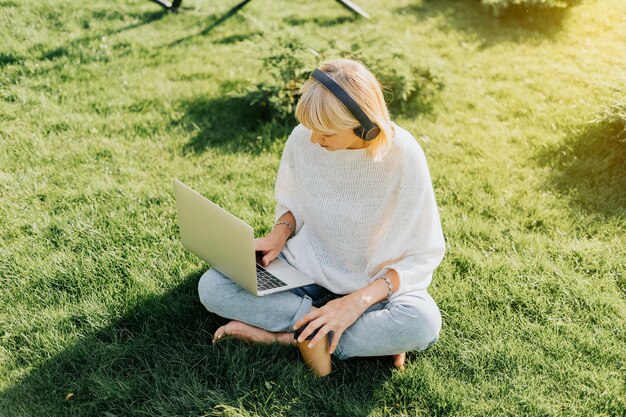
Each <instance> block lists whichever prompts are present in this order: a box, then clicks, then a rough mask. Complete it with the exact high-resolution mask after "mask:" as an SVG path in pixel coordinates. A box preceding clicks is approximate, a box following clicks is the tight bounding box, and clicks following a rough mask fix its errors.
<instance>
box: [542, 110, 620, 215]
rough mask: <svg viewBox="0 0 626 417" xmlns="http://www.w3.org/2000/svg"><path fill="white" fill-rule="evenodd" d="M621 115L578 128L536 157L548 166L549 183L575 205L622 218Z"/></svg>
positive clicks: (578, 207)
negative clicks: (562, 140)
mask: <svg viewBox="0 0 626 417" xmlns="http://www.w3.org/2000/svg"><path fill="white" fill-rule="evenodd" d="M625 123H626V121H625V119H621V118H617V117H614V118H605V119H603V120H601V121H600V122H598V123H593V124H587V125H585V126H583V127H582V128H581V129H578V130H577V131H575V132H574V134H573V135H572V136H571V137H569V138H568V139H566V140H565V141H564V142H562V143H560V144H558V145H557V146H554V147H552V148H549V149H547V150H544V151H543V152H541V153H540V154H539V155H538V157H537V159H538V161H539V162H540V164H542V165H544V166H548V167H550V168H552V171H551V174H550V177H549V186H550V187H551V188H554V189H556V190H557V191H558V192H559V193H561V194H563V195H566V196H569V197H571V199H572V204H574V205H575V207H576V208H577V209H583V210H586V211H590V212H595V213H599V214H601V215H603V216H605V217H607V218H611V217H617V218H623V219H626V127H625Z"/></svg>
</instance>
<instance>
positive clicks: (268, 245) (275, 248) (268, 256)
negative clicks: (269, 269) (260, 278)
mask: <svg viewBox="0 0 626 417" xmlns="http://www.w3.org/2000/svg"><path fill="white" fill-rule="evenodd" d="M283 229H285V230H286V232H285V230H283ZM289 235H290V231H289V229H287V228H286V227H280V228H276V229H274V230H272V231H271V232H270V233H269V234H268V235H267V236H265V237H261V238H257V239H254V250H255V251H257V252H263V260H262V261H261V263H262V264H263V266H266V265H267V264H269V263H270V262H272V261H273V260H274V259H275V258H276V257H277V256H278V255H279V254H280V252H281V251H282V250H283V247H284V246H285V242H287V239H288V238H289Z"/></svg>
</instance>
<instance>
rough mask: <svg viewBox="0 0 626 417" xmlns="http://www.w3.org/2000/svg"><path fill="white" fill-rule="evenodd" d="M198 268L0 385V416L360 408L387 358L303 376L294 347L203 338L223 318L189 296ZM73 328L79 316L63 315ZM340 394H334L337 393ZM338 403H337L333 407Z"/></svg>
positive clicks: (381, 377) (345, 411)
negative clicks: (213, 341)
mask: <svg viewBox="0 0 626 417" xmlns="http://www.w3.org/2000/svg"><path fill="white" fill-rule="evenodd" d="M201 273H202V271H198V272H197V273H193V274H191V275H189V276H187V277H186V278H185V279H184V281H183V282H182V283H181V284H180V285H178V286H177V287H175V288H172V289H171V290H170V291H168V292H167V293H164V294H162V295H153V296H149V297H145V298H144V299H143V300H141V301H139V302H138V303H137V304H136V305H135V306H133V307H131V308H129V310H127V311H128V312H127V313H126V314H124V315H123V316H122V317H121V318H119V319H118V320H116V321H115V322H113V323H112V324H111V325H109V326H108V327H106V328H103V329H102V330H99V331H96V332H94V333H91V334H89V333H87V334H84V335H83V336H81V337H79V338H78V339H77V340H76V342H75V343H74V344H73V345H71V346H69V347H67V348H65V349H64V350H63V351H62V352H60V353H59V354H57V355H56V356H54V357H52V358H50V359H48V360H46V361H45V362H44V363H43V364H42V365H40V366H38V367H36V368H34V369H32V370H31V371H30V372H29V373H27V374H25V375H24V376H22V377H20V378H19V379H17V380H15V381H13V383H12V385H10V386H9V387H7V388H6V389H4V390H3V391H2V392H0V404H2V409H1V410H0V414H2V413H5V414H3V415H7V416H9V415H28V416H48V415H49V416H65V415H72V416H94V415H120V416H121V415H123V416H131V415H214V414H215V415H222V414H223V413H224V412H225V411H228V410H231V411H232V410H233V409H243V410H246V411H247V412H251V413H254V412H256V411H255V410H259V408H261V409H262V410H264V411H265V412H266V413H268V414H283V413H285V414H287V415H366V414H368V413H369V412H370V411H371V408H372V407H373V406H374V402H375V400H374V399H373V398H372V397H373V395H372V394H373V392H375V391H376V390H377V389H378V388H379V387H380V386H381V385H382V384H384V383H385V382H386V380H388V379H389V377H390V375H391V373H392V370H391V361H390V360H389V358H384V359H386V360H382V359H375V358H374V359H363V360H361V359H352V360H348V361H344V362H340V363H337V364H336V367H335V370H334V371H333V373H332V374H331V376H329V377H327V378H324V379H318V378H315V377H313V376H312V375H311V374H310V372H309V371H308V369H306V367H305V366H304V365H303V363H302V362H301V361H300V360H298V355H297V351H296V349H293V348H289V347H285V346H279V345H253V344H248V343H246V342H242V341H237V340H224V341H222V342H220V343H219V344H216V345H212V344H211V334H212V333H213V332H214V331H215V329H216V328H217V327H218V325H220V324H221V323H223V322H224V320H223V319H221V318H219V317H217V316H215V315H213V314H210V313H208V312H207V311H206V310H205V309H204V307H203V306H202V305H201V303H200V302H199V299H198V295H197V282H198V280H199V277H200V276H201ZM70 320H72V322H73V324H75V325H76V326H80V325H81V323H85V322H88V317H71V318H70ZM343 398H345V399H350V401H343V400H342V399H343ZM338 407H343V408H342V409H337V408H338Z"/></svg>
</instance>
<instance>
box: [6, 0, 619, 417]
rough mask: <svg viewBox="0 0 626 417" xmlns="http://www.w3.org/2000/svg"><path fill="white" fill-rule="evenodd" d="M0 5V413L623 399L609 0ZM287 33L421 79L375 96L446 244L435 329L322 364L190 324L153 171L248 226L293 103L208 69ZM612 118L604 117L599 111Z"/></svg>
mask: <svg viewBox="0 0 626 417" xmlns="http://www.w3.org/2000/svg"><path fill="white" fill-rule="evenodd" d="M235 3H236V1H234V0H233V1H232V2H213V1H205V0H185V1H184V2H183V5H184V6H185V10H184V13H181V14H178V15H173V14H167V13H162V12H161V11H160V9H159V7H158V6H157V5H155V4H153V3H150V2H148V1H146V0H120V1H104V0H95V1H90V2H83V1H79V0H67V1H63V2H58V1H54V0H27V1H17V0H14V1H6V0H2V1H0V39H2V41H0V201H1V204H0V416H2V417H5V416H6V417H13V416H66V415H68V416H91V415H93V416H96V415H97V416H131V415H132V416H135V415H137V416H139V415H146V416H148V415H150V416H152V415H168V416H173V415H179V416H205V415H226V416H249V415H264V416H277V415H284V416H292V415H310V416H317V415H329V416H335V415H339V416H365V415H368V416H384V415H400V416H414V415H420V416H428V415H440V416H441V415H455V416H456V415H459V416H486V415H489V416H500V415H530V416H552V415H560V416H591V415H594V416H623V415H624V414H625V413H626V378H625V375H626V298H625V297H626V232H625V231H626V141H625V140H624V137H623V136H621V138H622V140H620V136H619V132H620V130H621V129H623V127H624V119H623V118H622V119H621V121H620V119H619V117H618V118H617V119H616V118H612V116H611V114H610V113H611V110H610V109H611V108H612V107H613V106H614V105H615V104H619V103H626V3H625V2H624V1H623V0H582V1H581V2H580V3H579V4H577V5H575V6H573V7H571V8H570V9H568V10H567V11H564V12H559V13H547V12H544V13H542V14H529V15H526V14H523V15H521V16H520V15H518V14H517V15H506V14H505V15H504V16H501V17H499V18H495V17H494V16H493V15H492V14H491V13H490V12H488V11H486V10H485V9H483V8H482V7H481V6H480V4H479V2H477V1H471V0H466V1H460V0H457V1H454V0H430V1H427V0H421V1H420V0H398V1H391V0H385V1H374V0H359V1H358V4H359V5H361V6H362V7H363V8H364V9H365V10H367V11H368V12H369V13H370V14H371V15H372V17H373V18H372V19H371V20H369V21H366V20H362V19H355V18H353V17H352V16H351V14H350V13H349V12H348V11H347V10H345V9H343V8H341V6H339V5H338V4H337V3H335V2H332V1H330V0H329V1H325V2H322V1H319V2H304V1H302V2H289V1H284V0H280V1H269V0H256V1H253V2H251V3H250V4H249V5H248V6H246V8H244V9H243V10H242V11H241V12H239V13H238V14H236V15H234V16H232V17H231V18H229V19H228V20H226V21H224V22H222V23H220V24H219V25H218V24H213V23H215V22H216V21H217V20H218V19H219V18H220V17H221V16H222V15H223V14H224V13H226V12H227V11H228V10H229V8H230V7H232V6H233V5H234V4H235ZM285 37H292V38H297V39H299V40H300V41H302V42H303V43H304V44H305V45H307V46H309V47H311V48H313V49H323V48H324V47H325V46H326V45H328V44H330V43H340V44H341V43H344V44H345V45H348V46H349V45H350V42H351V39H356V38H359V39H366V40H367V39H370V38H371V39H372V45H373V46H372V47H373V48H374V47H384V45H393V44H401V45H404V46H406V47H408V48H409V50H410V51H412V53H411V54H410V55H409V58H408V59H409V60H410V62H407V64H409V63H412V64H416V65H417V64H423V63H426V65H428V66H429V68H432V70H433V71H435V72H436V73H437V74H438V75H439V76H440V77H441V79H442V80H443V83H444V84H445V86H444V88H443V89H442V90H441V91H440V92H439V93H438V95H437V97H436V100H435V101H434V102H433V104H432V106H430V108H429V109H422V111H420V112H418V111H406V112H398V113H396V114H394V119H395V120H396V121H397V123H398V124H400V125H401V126H403V127H405V128H406V129H408V130H409V131H411V132H412V133H413V134H414V136H415V137H416V138H418V141H419V142H420V145H421V146H422V147H423V148H424V150H425V152H426V155H427V157H428V161H429V166H430V170H431V173H432V176H433V182H434V186H435V189H436V195H437V199H438V203H439V207H440V211H441V216H442V221H443V227H444V233H445V235H446V240H447V245H448V252H447V255H446V258H445V259H444V261H443V263H442V265H441V267H440V268H439V269H438V270H437V272H436V274H435V277H434V281H433V284H432V286H431V293H432V295H433V297H434V298H435V300H437V302H438V303H439V306H440V308H441V310H442V313H443V317H444V325H443V330H442V335H441V339H440V341H439V342H438V343H437V344H436V345H435V346H434V347H432V348H431V349H429V350H428V351H426V352H422V353H415V352H413V353H410V354H409V355H408V363H407V367H406V370H405V371H404V372H398V371H395V370H392V367H391V361H390V359H389V358H369V359H364V358H356V359H351V360H348V361H344V362H336V363H335V371H334V372H333V374H331V376H329V377H327V378H325V379H315V378H314V377H313V376H311V375H310V374H309V372H308V370H307V369H306V368H305V366H304V365H303V364H302V363H301V362H300V361H299V360H298V357H297V354H296V351H295V350H292V349H288V348H285V347H281V346H257V345H249V344H246V343H243V342H239V341H228V340H227V341H225V342H224V343H221V344H219V345H216V346H212V345H211V338H210V336H211V334H212V332H213V331H214V330H215V329H216V328H217V326H218V324H219V323H220V320H219V319H218V318H216V317H215V316H212V315H211V314H209V313H208V312H206V311H205V310H204V308H203V307H202V305H201V304H200V302H199V300H198V297H197V293H196V284H197V281H198V279H199V276H200V275H201V274H202V272H204V270H206V269H207V267H208V266H207V265H206V264H205V263H203V262H202V261H201V260H199V259H198V258H197V257H195V256H194V255H192V254H190V253H188V252H187V251H186V250H184V248H183V247H182V246H181V244H180V242H179V239H178V228H177V225H176V216H175V205H174V200H173V192H172V187H171V181H172V178H174V177H177V178H179V179H181V180H183V181H184V182H186V183H188V184H189V185H191V186H192V187H194V188H195V189H197V190H198V191H200V192H201V193H203V194H204V195H205V196H207V197H208V198H211V199H213V200H214V201H216V202H218V203H219V204H221V205H222V206H224V207H225V208H227V209H228V210H230V211H232V212H233V213H235V214H236V215H238V216H239V217H241V218H243V219H244V220H246V221H248V222H249V223H250V224H251V225H252V226H253V227H254V228H255V230H256V231H257V234H258V235H259V236H261V235H263V234H265V233H267V232H268V231H269V229H270V227H271V224H272V216H273V209H274V201H273V181H274V177H275V175H276V170H277V167H278V163H279V158H280V154H281V151H282V147H283V144H284V141H285V139H286V137H287V135H288V133H289V131H290V130H291V129H292V128H293V126H294V124H293V123H292V124H283V123H276V122H272V121H267V120H265V121H263V120H260V119H259V117H258V114H257V113H256V112H255V111H254V110H253V109H251V108H250V107H248V106H247V105H246V104H244V103H242V102H241V100H239V99H238V98H237V97H236V96H234V95H233V94H232V91H233V90H235V89H236V88H239V87H242V86H244V87H245V86H247V85H255V84H256V83H257V82H259V81H262V80H263V79H264V75H265V74H264V71H263V66H262V60H263V58H264V57H266V56H268V55H269V54H271V52H272V50H273V48H276V47H278V46H279V45H280V44H281V42H283V39H284V38H285ZM622 115H623V114H622Z"/></svg>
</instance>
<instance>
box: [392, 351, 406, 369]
mask: <svg viewBox="0 0 626 417" xmlns="http://www.w3.org/2000/svg"><path fill="white" fill-rule="evenodd" d="M405 360H406V353H405V352H402V353H398V354H397V355H393V366H395V367H396V369H399V370H401V371H404V361H405Z"/></svg>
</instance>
